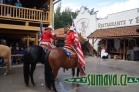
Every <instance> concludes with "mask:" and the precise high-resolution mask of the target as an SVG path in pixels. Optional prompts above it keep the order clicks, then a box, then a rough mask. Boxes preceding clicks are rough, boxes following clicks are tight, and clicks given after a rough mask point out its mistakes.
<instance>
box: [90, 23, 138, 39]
mask: <svg viewBox="0 0 139 92" xmlns="http://www.w3.org/2000/svg"><path fill="white" fill-rule="evenodd" d="M137 29H139V25H137V26H126V27H118V28H108V29H98V30H96V31H95V32H93V33H91V34H90V35H89V36H88V38H114V37H115V38H118V37H139V32H137V31H136V30H137Z"/></svg>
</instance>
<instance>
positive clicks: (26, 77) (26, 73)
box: [23, 49, 29, 86]
mask: <svg viewBox="0 0 139 92" xmlns="http://www.w3.org/2000/svg"><path fill="white" fill-rule="evenodd" d="M27 54H28V50H27V49H26V50H25V53H24V55H23V58H24V62H23V71H24V82H25V83H26V86H28V83H29V62H28V59H27V58H28V57H27Z"/></svg>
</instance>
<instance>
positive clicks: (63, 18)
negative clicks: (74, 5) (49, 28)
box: [54, 3, 78, 29]
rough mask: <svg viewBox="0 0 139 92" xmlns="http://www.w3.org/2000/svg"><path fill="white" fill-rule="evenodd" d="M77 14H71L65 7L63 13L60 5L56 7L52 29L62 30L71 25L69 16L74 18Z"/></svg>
mask: <svg viewBox="0 0 139 92" xmlns="http://www.w3.org/2000/svg"><path fill="white" fill-rule="evenodd" d="M77 14H78V12H77V11H75V12H72V10H71V9H70V8H69V7H67V8H65V10H64V11H62V12H61V3H60V4H59V5H58V7H57V9H56V11H55V13H54V28H55V29H57V28H63V27H65V26H66V25H67V24H70V25H71V23H72V20H71V15H72V16H73V18H76V16H77Z"/></svg>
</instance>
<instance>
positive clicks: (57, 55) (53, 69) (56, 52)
mask: <svg viewBox="0 0 139 92" xmlns="http://www.w3.org/2000/svg"><path fill="white" fill-rule="evenodd" d="M84 43H85V44H88V43H89V42H88V41H87V42H84ZM84 43H82V44H84ZM87 47H89V46H87ZM44 61H45V83H46V87H47V89H48V91H50V92H51V86H52V87H53V90H54V91H55V92H57V90H56V88H55V84H54V80H55V78H56V76H57V74H58V71H59V69H60V68H61V67H62V68H64V69H72V68H76V67H78V68H79V69H80V73H81V74H82V75H85V74H84V70H83V68H82V67H81V66H80V65H79V63H78V61H77V58H73V57H70V56H67V55H66V53H65V51H64V49H63V48H53V49H51V50H50V51H48V52H47V53H46V54H45V58H44Z"/></svg>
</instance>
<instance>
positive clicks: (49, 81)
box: [44, 51, 52, 89]
mask: <svg viewBox="0 0 139 92" xmlns="http://www.w3.org/2000/svg"><path fill="white" fill-rule="evenodd" d="M49 54H50V51H47V52H46V54H45V59H44V60H45V70H44V71H45V85H46V86H47V87H48V88H49V89H51V84H52V69H51V67H50V64H49Z"/></svg>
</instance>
